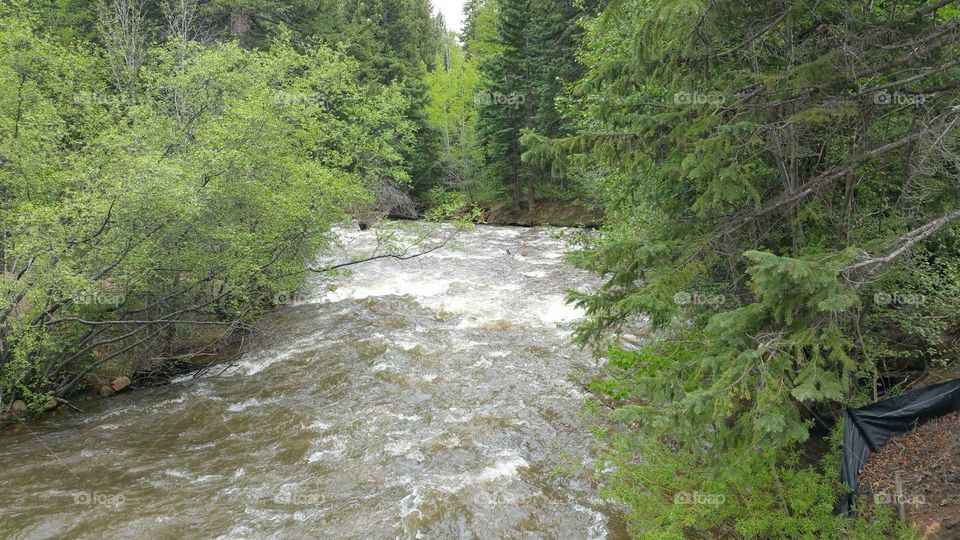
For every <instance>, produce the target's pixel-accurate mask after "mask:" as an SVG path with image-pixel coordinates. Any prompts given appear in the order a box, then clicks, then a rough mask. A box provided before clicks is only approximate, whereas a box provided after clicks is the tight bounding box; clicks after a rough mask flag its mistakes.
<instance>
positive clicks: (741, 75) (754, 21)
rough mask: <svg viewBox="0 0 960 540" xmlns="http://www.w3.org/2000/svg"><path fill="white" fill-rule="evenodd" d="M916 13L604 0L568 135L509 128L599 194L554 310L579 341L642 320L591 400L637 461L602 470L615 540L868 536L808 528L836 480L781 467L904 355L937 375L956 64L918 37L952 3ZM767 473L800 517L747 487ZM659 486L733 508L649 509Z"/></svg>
mask: <svg viewBox="0 0 960 540" xmlns="http://www.w3.org/2000/svg"><path fill="white" fill-rule="evenodd" d="M925 5H926V3H925V2H919V1H917V2H908V3H906V4H903V3H896V4H892V3H880V4H871V6H872V8H868V7H866V6H859V5H858V6H853V5H851V4H849V3H844V2H826V3H823V2H815V3H809V2H801V3H798V4H791V5H789V6H783V5H781V4H776V3H775V2H762V1H761V2H752V3H743V2H719V3H717V2H714V3H709V4H706V3H703V2H697V1H688V0H675V1H666V2H663V1H657V2H651V1H646V0H620V1H617V2H611V3H610V5H608V6H607V7H606V9H605V10H604V12H603V14H602V15H601V16H600V17H598V18H597V19H595V20H587V21H585V22H584V26H585V28H586V35H585V38H584V41H583V46H582V47H581V49H580V51H579V60H580V62H581V63H583V65H584V66H586V68H587V72H586V74H585V76H584V77H583V78H582V79H581V80H580V81H579V82H578V83H577V84H576V85H575V87H574V89H573V91H572V92H571V93H570V97H571V99H570V101H569V112H568V113H567V117H568V118H570V119H572V121H573V122H574V123H575V126H576V130H577V132H576V133H575V134H574V135H571V136H567V137H562V136H561V137H559V138H557V137H541V136H537V135H535V134H530V135H528V136H527V137H526V140H527V144H528V147H529V149H530V150H529V154H528V156H527V158H528V161H529V162H531V163H534V162H536V163H538V164H547V163H549V162H551V161H553V162H554V163H555V162H556V161H557V160H563V161H565V162H567V163H570V164H573V166H575V167H576V166H579V167H589V170H593V171H596V172H597V173H598V175H597V176H596V177H595V178H594V180H593V181H594V183H595V185H596V187H597V190H598V191H599V192H600V193H602V194H603V195H604V197H605V199H606V204H607V208H606V212H605V213H606V216H607V219H606V221H605V227H604V230H603V234H602V238H601V240H600V241H599V242H598V244H597V245H595V246H591V247H590V248H588V249H587V250H585V251H583V252H581V253H578V254H577V255H576V257H575V259H576V261H577V262H578V263H579V264H581V265H582V266H584V267H586V268H589V269H592V270H594V271H596V272H597V273H599V274H600V275H602V276H604V278H605V282H604V284H603V285H602V286H600V287H599V288H597V289H596V290H594V291H590V292H580V293H573V294H572V295H571V299H572V300H573V301H575V302H576V303H578V305H580V306H581V307H583V308H584V309H585V310H586V311H587V313H588V320H587V321H586V322H585V323H584V324H583V325H581V327H580V328H579V331H578V337H579V339H580V340H581V341H582V342H585V343H594V344H596V345H598V346H603V345H604V344H606V343H609V341H610V337H611V335H617V334H619V333H629V334H640V333H642V332H641V330H639V329H638V327H642V326H647V325H649V326H651V327H652V328H651V329H650V330H652V337H651V338H650V339H649V340H647V342H646V343H645V345H644V347H645V348H644V349H642V350H640V351H633V352H627V351H621V350H618V349H614V350H613V351H612V352H611V354H610V361H611V370H612V372H611V374H610V378H609V380H607V381H606V382H604V383H603V384H602V385H601V386H599V387H598V390H599V391H604V392H607V393H608V394H610V396H611V397H615V398H616V399H617V400H618V401H617V405H618V407H617V411H616V413H615V416H616V418H618V419H620V420H621V421H625V422H628V423H629V424H630V425H631V426H632V427H634V428H635V429H639V430H641V431H642V432H643V433H644V437H643V439H642V440H641V441H640V442H634V441H633V438H632V436H627V435H624V437H626V438H627V439H629V440H630V441H631V443H630V444H631V445H636V446H623V447H620V448H618V449H617V451H616V452H615V454H616V455H617V458H616V459H619V460H621V461H622V462H624V463H629V460H630V459H631V458H633V459H636V456H637V455H638V454H639V455H640V456H642V460H643V461H642V462H641V463H635V464H630V465H629V468H630V470H631V471H632V472H631V473H630V474H631V475H632V476H624V477H621V478H615V479H614V482H615V483H616V482H622V485H621V489H620V490H618V492H617V495H616V497H617V498H618V499H619V500H621V501H626V502H627V504H628V505H629V506H630V507H631V508H633V509H635V511H636V513H635V515H634V516H633V520H632V523H631V524H632V525H633V526H634V527H635V530H636V531H660V530H666V531H670V532H668V533H665V534H666V536H667V537H670V536H671V534H672V535H674V536H676V535H680V534H685V533H688V532H691V531H696V532H698V533H700V534H707V535H720V536H727V535H729V536H744V537H778V536H780V535H782V537H803V536H821V535H823V536H827V537H830V536H844V535H846V534H853V532H851V531H855V532H856V535H858V536H863V537H871V534H872V533H876V532H877V530H876V529H870V528H869V527H870V526H869V525H868V524H866V523H865V522H863V521H860V522H856V523H855V524H853V523H852V524H851V525H850V528H849V529H850V530H848V527H847V526H846V525H843V524H842V523H839V522H835V521H831V520H830V519H828V517H827V516H828V514H827V513H825V510H824V509H825V508H826V506H827V503H828V502H829V501H832V500H833V497H834V496H835V495H837V494H838V493H839V490H838V489H836V488H837V486H835V485H834V484H833V481H832V480H831V481H830V482H829V483H828V486H827V487H826V488H817V489H815V490H814V489H812V488H811V489H806V488H803V486H812V485H813V484H814V483H815V482H818V481H819V480H817V478H818V477H819V476H820V475H825V476H826V477H827V478H831V479H832V478H835V475H836V474H837V471H836V470H830V469H827V468H824V469H823V470H817V471H810V470H805V469H802V468H798V467H796V466H794V463H793V461H792V460H791V458H790V456H792V455H794V454H795V452H796V451H797V450H798V449H799V448H801V447H802V445H803V444H805V443H806V441H807V439H808V437H809V431H810V426H811V425H812V423H813V422H814V421H815V419H817V418H820V419H823V418H827V419H828V421H829V420H832V419H834V418H835V413H836V411H838V410H840V406H841V405H843V404H852V403H854V402H855V401H856V400H859V399H863V397H864V396H870V395H871V394H872V393H873V392H874V391H876V390H877V389H876V387H875V384H876V382H877V381H878V380H880V379H882V378H883V377H889V376H893V375H894V374H895V373H897V372H898V371H899V370H900V369H903V368H904V367H907V366H910V365H911V364H910V361H913V362H915V361H916V360H917V359H918V358H920V359H922V360H924V362H930V363H938V364H945V363H949V362H952V361H955V360H956V352H955V347H954V345H953V344H954V343H955V339H954V334H955V333H956V328H957V327H958V325H960V322H958V318H957V316H956V313H955V312H953V311H951V310H950V309H949V308H947V307H946V302H955V301H956V291H955V287H953V286H952V285H948V284H947V283H948V281H950V280H952V279H953V278H954V273H953V269H954V268H955V267H956V263H957V260H958V251H957V250H956V249H955V248H956V245H955V242H954V239H955V237H956V230H957V229H956V225H955V223H954V222H953V221H952V220H953V219H954V218H956V217H957V215H960V214H957V213H955V212H953V211H954V210H955V209H956V208H957V206H958V202H960V197H958V195H960V193H958V191H957V189H956V187H957V186H958V185H960V171H957V170H956V167H955V166H954V165H951V164H953V163H955V162H956V161H955V160H956V156H957V155H960V144H958V139H957V133H958V132H957V130H956V129H955V128H956V119H957V111H958V109H956V106H957V104H958V103H960V96H958V93H957V80H958V77H960V72H958V71H957V68H956V67H955V66H953V65H952V64H951V62H952V60H951V59H955V58H956V57H957V54H958V53H960V49H958V45H957V42H956V40H955V39H952V38H945V39H943V40H936V39H933V41H930V40H928V37H929V36H938V35H947V34H950V33H951V32H952V30H951V28H952V25H954V24H955V23H956V19H955V16H956V11H955V9H954V8H953V7H948V8H945V9H942V10H940V11H934V12H933V13H926V12H925V11H923V9H924V6H925ZM918 10H920V11H918ZM867 36H869V38H868V37H867ZM919 43H926V44H928V45H929V47H925V48H923V50H922V52H920V53H913V52H911V51H915V50H916V47H917V46H918V45H917V44H919ZM906 66H910V67H909V68H906ZM903 69H910V70H911V71H912V72H915V73H918V74H919V73H923V75H918V76H917V77H915V78H905V77H903V73H904V72H903V71H902V70H903ZM918 95H922V96H925V98H924V100H923V101H922V103H921V102H920V101H919V98H918V97H917V96H918ZM936 141H939V142H936ZM554 166H555V165H554ZM878 295H879V296H878ZM917 299H923V300H924V301H922V302H921V301H917V302H912V300H917ZM954 311H955V310H954ZM934 357H937V358H936V361H935V362H934ZM914 365H915V364H914ZM879 390H881V391H882V388H881V389H879ZM609 436H610V437H614V435H609ZM658 453H659V454H660V455H662V456H663V463H666V464H667V465H665V466H666V469H663V468H661V467H662V466H664V465H662V464H658V457H656V456H657V455H658ZM672 453H674V454H676V455H671V454H672ZM650 454H653V457H650ZM755 456H756V459H755ZM759 456H762V457H763V460H761V461H757V459H759ZM741 458H742V459H743V461H739V460H741ZM684 471H689V472H687V473H686V474H682V473H683V472H684ZM672 474H676V475H678V476H681V475H682V476H681V480H676V481H669V482H668V480H670V476H671V475H672ZM774 474H775V475H777V476H779V477H780V478H781V479H784V478H787V477H788V476H789V477H790V479H791V482H793V483H796V485H795V486H792V485H791V486H788V489H791V490H792V489H794V488H796V489H797V490H798V491H796V492H793V493H792V494H791V496H790V497H791V500H792V498H794V497H796V498H798V500H803V501H806V502H804V504H803V505H802V507H793V506H792V505H790V504H784V503H783V502H782V500H781V502H777V500H778V499H777V497H779V496H780V495H777V494H776V493H774V494H772V495H771V494H770V493H769V492H768V491H763V490H765V489H766V488H767V487H768V486H776V485H777V484H778V483H779V482H776V481H773V480H775V479H774V478H772V477H771V475H774ZM751 475H755V477H753V476H751ZM728 478H730V479H735V482H742V484H741V486H740V489H742V490H743V491H744V492H742V493H741V492H740V491H734V489H736V488H735V486H736V485H737V484H735V483H731V484H730V487H729V488H725V487H723V485H724V482H726V481H727V479H728ZM682 479H688V480H690V482H689V483H683V482H682ZM718 482H719V484H718ZM784 485H785V486H787V483H786V482H784ZM681 489H682V490H688V491H689V490H695V489H696V490H699V491H703V492H710V490H711V489H716V490H719V491H720V492H721V493H725V494H727V495H728V496H729V497H730V500H732V501H735V503H734V504H732V505H730V506H729V507H728V508H725V509H718V510H717V511H715V512H711V511H697V510H696V509H695V510H693V511H690V512H683V511H676V509H670V508H664V507H663V506H662V505H661V506H657V505H655V504H654V503H653V502H652V501H665V500H669V499H670V498H671V497H672V495H673V493H675V492H676V490H681ZM754 489H756V490H757V491H756V492H754V491H752V490H754ZM631 497H636V499H632V498H631ZM648 509H649V511H648ZM662 515H669V516H672V517H671V518H668V519H665V520H661V516H662ZM670 519H676V520H677V523H680V524H681V525H680V526H671V525H670ZM878 519H879V518H878ZM804 520H809V525H808V524H807V522H805V521H804ZM877 526H879V527H880V528H881V529H885V530H886V526H884V525H881V522H879V521H878V522H877ZM837 527H839V528H837ZM651 535H653V536H656V535H655V534H653V533H651Z"/></svg>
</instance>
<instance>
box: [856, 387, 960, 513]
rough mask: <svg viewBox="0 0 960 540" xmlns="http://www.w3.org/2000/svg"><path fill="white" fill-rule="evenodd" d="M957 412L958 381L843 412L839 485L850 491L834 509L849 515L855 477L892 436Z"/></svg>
mask: <svg viewBox="0 0 960 540" xmlns="http://www.w3.org/2000/svg"><path fill="white" fill-rule="evenodd" d="M958 409H960V379H956V380H953V381H949V382H945V383H940V384H935V385H933V386H927V387H924V388H920V389H917V390H912V391H910V392H907V393H905V394H901V395H899V396H897V397H893V398H890V399H885V400H883V401H878V402H876V403H874V404H872V405H867V406H866V407H861V408H859V409H851V408H849V407H847V409H846V410H845V411H844V413H843V466H842V470H841V473H840V476H841V478H842V479H843V483H844V484H846V485H847V486H848V487H849V488H850V494H849V495H847V496H846V497H844V498H843V499H842V500H841V501H840V504H839V505H838V507H837V510H838V512H839V513H841V514H845V515H849V514H850V511H851V510H852V509H853V503H854V499H855V498H856V495H857V478H858V477H859V476H860V473H861V472H863V467H864V466H865V465H866V464H867V460H868V459H870V454H872V453H874V452H876V451H878V450H880V449H881V448H882V447H883V445H885V444H886V443H887V441H889V440H890V439H891V438H892V437H894V436H896V435H899V434H901V433H906V432H908V431H911V430H913V429H914V428H915V427H917V426H918V425H920V424H922V423H924V422H926V421H927V420H932V419H934V418H939V417H941V416H943V415H945V414H949V413H951V412H953V411H955V410H958Z"/></svg>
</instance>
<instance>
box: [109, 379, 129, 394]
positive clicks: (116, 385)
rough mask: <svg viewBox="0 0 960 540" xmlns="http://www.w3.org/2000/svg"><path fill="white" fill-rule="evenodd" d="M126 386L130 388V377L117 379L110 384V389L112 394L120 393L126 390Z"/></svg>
mask: <svg viewBox="0 0 960 540" xmlns="http://www.w3.org/2000/svg"><path fill="white" fill-rule="evenodd" d="M128 386H130V377H126V376H124V377H117V378H116V379H114V381H113V382H112V383H110V388H112V389H113V391H114V392H122V391H124V390H126V388H127V387H128Z"/></svg>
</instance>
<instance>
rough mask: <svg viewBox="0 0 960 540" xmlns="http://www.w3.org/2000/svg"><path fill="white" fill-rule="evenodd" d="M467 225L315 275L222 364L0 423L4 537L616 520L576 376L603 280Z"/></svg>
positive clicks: (459, 529) (486, 533) (498, 527)
mask: <svg viewBox="0 0 960 540" xmlns="http://www.w3.org/2000/svg"><path fill="white" fill-rule="evenodd" d="M374 235H375V233H374V232H373V231H364V232H359V231H356V232H353V231H350V232H342V233H341V236H342V240H343V244H344V245H345V246H349V252H348V253H346V254H344V255H357V254H361V253H364V252H366V251H369V250H370V249H372V247H373V246H374V245H375V236H374ZM458 240H459V242H460V243H461V245H460V246H459V247H456V248H453V249H448V248H445V249H443V250H440V251H436V252H433V253H431V254H429V255H425V256H423V257H420V258H416V259H412V260H409V261H403V262H400V261H395V260H378V261H374V262H370V263H365V264H362V265H359V266H357V267H355V268H354V269H353V271H352V272H351V273H350V274H348V275H343V276H340V277H336V278H334V279H330V278H323V279H320V278H317V279H315V280H313V281H312V282H311V283H310V284H309V285H308V286H307V287H306V288H305V290H304V292H303V293H301V294H299V295H298V296H297V298H296V302H294V303H293V304H292V305H290V306H287V307H285V308H283V309H281V310H279V311H278V312H277V313H275V314H273V315H271V316H270V317H268V318H267V319H266V320H264V321H263V322H262V323H261V324H260V326H262V327H263V334H264V335H265V336H269V337H265V338H262V339H261V340H258V341H262V342H263V343H259V342H258V344H257V345H255V346H254V347H253V349H252V350H251V351H250V352H248V353H246V354H245V355H244V356H243V357H242V358H241V359H240V361H239V362H238V363H237V364H236V365H235V366H234V367H232V368H230V369H228V370H227V371H226V372H224V373H222V374H216V375H208V376H203V377H199V378H193V377H182V378H181V379H179V380H176V381H174V383H173V384H170V385H167V386H164V387H161V388H153V389H146V390H137V391H132V392H128V393H125V394H121V395H119V396H116V397H114V398H112V399H109V400H89V401H86V402H83V403H82V407H83V408H84V409H85V410H86V413H83V414H82V413H75V412H72V411H64V412H62V413H58V414H55V415H50V416H48V417H46V418H43V419H41V420H40V421H37V422H34V423H31V424H26V425H23V426H20V429H18V430H17V431H15V432H5V433H2V434H0V537H3V538H10V537H13V538H171V539H172V538H224V539H233V538H482V539H486V538H561V539H573V538H578V539H579V538H616V537H619V536H621V534H622V533H621V532H619V531H621V527H620V526H619V525H617V523H619V520H618V519H616V518H615V517H614V516H613V515H612V514H611V513H610V512H608V510H607V509H606V507H605V506H604V505H603V504H602V503H601V502H600V501H599V499H598V497H597V494H596V486H595V485H594V483H593V482H592V481H591V480H590V476H589V475H588V474H584V473H583V471H584V470H589V469H590V468H591V467H592V462H593V459H594V457H595V456H592V455H591V444H592V440H591V436H590V434H589V431H588V426H587V425H586V421H585V420H583V419H582V418H580V416H579V414H578V413H579V412H580V410H581V406H582V403H583V397H584V396H583V394H582V393H581V392H580V391H579V390H578V388H577V386H576V385H575V384H573V383H572V382H570V380H569V379H568V375H569V374H570V373H571V371H573V370H578V369H582V370H591V369H595V367H596V363H595V360H593V359H592V357H591V355H590V354H589V352H587V351H581V350H579V349H578V348H576V347H575V346H573V345H571V344H570V336H571V332H572V324H573V323H574V322H575V321H576V320H577V319H578V318H579V317H581V315H582V314H581V313H580V312H578V311H577V310H576V309H575V308H573V307H571V306H569V305H567V304H565V303H564V291H565V290H567V289H571V288H577V287H589V286H591V285H592V284H593V282H594V279H595V278H593V277H592V276H591V275H589V274H587V273H585V272H581V271H579V270H576V269H575V268H573V267H571V266H570V265H569V264H568V263H566V262H564V260H563V252H564V245H563V244H562V242H561V241H559V240H558V239H556V238H555V236H554V232H553V231H551V230H548V229H538V228H531V229H521V228H512V227H487V226H480V227H478V228H476V229H475V230H472V231H469V232H465V233H463V235H462V236H461V237H459V239H458Z"/></svg>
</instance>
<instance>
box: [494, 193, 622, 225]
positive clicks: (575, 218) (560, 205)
mask: <svg viewBox="0 0 960 540" xmlns="http://www.w3.org/2000/svg"><path fill="white" fill-rule="evenodd" d="M482 218H483V220H484V222H485V223H487V224H488V225H512V226H518V227H577V228H588V229H596V228H599V227H600V226H601V225H602V224H603V215H602V212H601V211H600V210H598V209H594V208H589V207H588V206H585V205H583V204H582V203H580V202H578V201H561V200H555V199H543V200H539V201H537V204H536V206H535V208H534V209H533V210H527V209H522V210H518V209H516V208H513V207H512V206H511V205H510V204H508V203H504V202H497V203H494V204H491V205H489V206H487V207H485V208H484V209H483V213H482Z"/></svg>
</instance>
